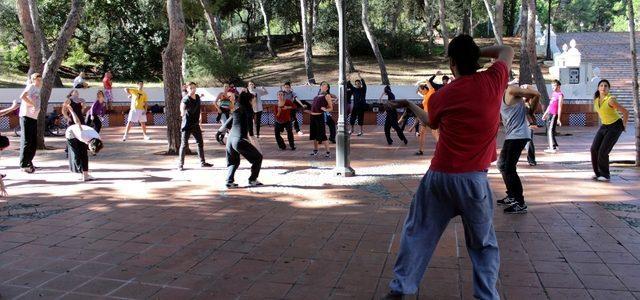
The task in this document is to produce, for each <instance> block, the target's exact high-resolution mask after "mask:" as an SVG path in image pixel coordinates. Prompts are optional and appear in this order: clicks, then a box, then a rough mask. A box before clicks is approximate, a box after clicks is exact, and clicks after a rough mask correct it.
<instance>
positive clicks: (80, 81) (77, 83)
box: [73, 72, 89, 89]
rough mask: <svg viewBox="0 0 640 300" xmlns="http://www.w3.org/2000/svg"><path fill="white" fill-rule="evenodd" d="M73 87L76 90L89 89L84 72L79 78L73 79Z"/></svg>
mask: <svg viewBox="0 0 640 300" xmlns="http://www.w3.org/2000/svg"><path fill="white" fill-rule="evenodd" d="M73 87H74V88H76V89H86V88H88V87H89V84H88V83H87V82H86V81H84V72H80V74H78V77H76V78H75V79H73Z"/></svg>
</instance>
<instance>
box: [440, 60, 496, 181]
mask: <svg viewBox="0 0 640 300" xmlns="http://www.w3.org/2000/svg"><path fill="white" fill-rule="evenodd" d="M508 78H509V70H508V68H507V65H506V64H505V63H504V62H502V61H497V62H496V63H494V64H493V65H492V66H491V67H489V69H487V70H486V71H482V72H478V73H475V74H473V75H468V76H461V77H459V78H456V79H455V80H454V81H452V82H451V83H449V84H448V85H446V86H445V87H443V88H441V89H440V90H438V92H436V93H435V94H434V95H433V96H432V97H431V99H430V100H429V122H430V124H431V126H433V128H437V129H438V131H439V133H440V139H439V140H438V143H437V145H436V152H435V154H434V156H433V160H431V166H430V169H431V170H433V171H437V172H444V173H466V172H475V171H481V170H486V169H488V168H489V166H490V165H491V162H493V161H495V160H496V158H497V156H496V135H497V134H498V124H499V121H500V101H501V100H502V97H503V96H504V91H505V89H506V87H507V82H508Z"/></svg>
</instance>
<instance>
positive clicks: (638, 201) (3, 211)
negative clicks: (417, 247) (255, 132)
mask: <svg viewBox="0 0 640 300" xmlns="http://www.w3.org/2000/svg"><path fill="white" fill-rule="evenodd" d="M366 129H367V130H366V134H365V135H364V136H363V137H354V138H353V139H352V146H353V151H352V159H353V163H352V164H353V166H354V168H355V169H356V172H357V174H358V176H356V177H353V178H341V177H336V176H334V174H333V173H334V172H333V171H332V169H331V168H332V165H333V163H334V159H333V157H332V158H331V159H325V158H310V157H309V156H308V153H309V151H310V143H309V141H308V140H307V139H308V137H307V136H306V135H305V136H302V137H299V136H296V138H297V139H298V140H299V142H298V150H297V151H290V150H287V151H280V150H275V149H276V146H275V142H274V139H273V137H272V136H271V135H272V131H273V128H272V127H267V126H265V127H263V129H262V131H263V137H262V139H261V141H262V146H263V150H264V154H265V161H264V164H263V170H262V173H261V175H260V180H261V181H262V182H264V183H265V186H264V187H260V188H240V189H236V190H225V189H224V188H223V183H224V181H225V173H226V170H225V168H224V166H225V162H224V156H223V155H224V151H223V147H222V146H220V145H218V144H216V143H215V142H214V141H213V134H212V132H213V127H211V125H206V129H205V131H206V133H205V135H206V137H207V138H208V139H207V142H208V144H207V145H206V155H207V157H208V160H209V161H210V162H212V163H213V164H214V167H213V168H211V169H200V168H199V167H198V166H199V164H198V161H197V159H196V157H195V156H189V157H187V161H186V167H187V168H188V169H187V170H186V171H184V172H178V171H175V170H174V167H175V165H176V163H175V157H168V156H163V155H158V154H155V153H157V152H161V151H162V150H164V148H165V146H164V145H165V141H164V140H163V139H162V137H163V136H164V128H159V127H157V128H152V129H151V130H152V133H153V137H154V140H152V141H142V139H141V137H140V135H139V131H138V130H139V129H137V128H134V130H133V132H132V134H131V139H130V140H129V141H127V142H125V143H123V142H121V141H120V140H119V138H120V134H121V130H122V128H107V129H106V130H105V131H104V132H103V137H104V138H105V140H106V147H105V149H104V150H103V153H100V154H99V155H98V156H96V157H91V158H90V159H91V164H90V166H91V168H92V169H93V171H94V173H93V175H94V176H95V177H97V178H98V179H99V180H98V181H95V182H90V183H81V182H78V181H77V180H76V176H73V175H71V174H70V173H68V172H67V162H66V160H65V158H64V152H63V150H61V147H62V146H63V145H64V144H63V142H64V141H63V140H62V139H61V138H52V139H49V140H48V144H49V145H51V146H54V147H57V148H58V149H57V150H49V151H41V152H38V154H37V156H36V159H35V163H36V165H37V166H38V167H40V168H41V169H39V170H38V172H37V173H36V174H33V175H27V174H24V173H21V172H20V171H19V170H17V168H16V167H15V166H16V165H17V162H18V159H17V146H18V141H17V139H16V138H13V137H12V143H13V145H12V146H11V147H10V148H11V149H10V150H7V151H4V152H3V155H4V158H3V159H1V160H0V169H1V168H4V170H3V171H2V172H5V173H7V175H8V176H7V178H6V179H5V183H6V185H7V189H8V191H9V193H10V197H9V198H6V199H1V200H0V294H1V295H2V297H1V298H2V299H13V298H19V299H32V298H40V299H41V298H47V299H87V298H105V299H110V298H121V299H123V298H136V299H138V298H152V299H191V298H195V299H236V298H240V299H265V298H273V299H283V298H284V299H302V298H304V299H326V298H331V299H347V298H355V299H372V298H373V299H377V298H379V297H380V296H382V295H384V294H385V293H386V292H387V284H388V282H389V280H390V278H391V277H392V266H393V263H394V260H395V257H396V253H397V249H398V242H399V237H400V232H401V226H402V221H403V219H404V215H405V213H406V211H407V209H408V205H409V203H410V201H411V198H412V195H413V192H414V191H415V190H416V186H417V184H418V182H419V180H420V178H421V177H422V175H423V174H424V173H425V171H426V170H427V168H428V163H429V158H430V157H431V155H432V153H433V146H434V145H433V140H432V139H431V137H429V141H428V149H429V150H428V151H427V153H426V155H425V156H423V157H416V156H414V155H413V152H414V151H415V148H414V147H415V144H416V141H415V138H414V137H410V144H409V146H393V147H392V146H387V145H386V143H385V142H384V137H383V134H382V132H381V128H379V127H368V128H366ZM561 131H562V132H564V133H571V134H572V135H571V136H561V137H559V138H558V141H559V143H560V145H561V146H560V147H561V152H559V153H558V154H554V155H549V154H543V153H542V151H541V150H542V149H544V146H543V143H544V137H542V136H536V144H537V146H538V149H539V151H538V162H539V165H538V166H536V167H529V166H528V165H527V164H526V161H525V160H524V156H523V157H522V161H521V163H520V165H519V170H520V174H521V176H522V178H523V181H524V185H525V195H526V198H527V200H528V203H529V213H528V214H526V215H504V214H503V213H502V212H501V211H500V210H498V209H496V213H495V217H494V220H495V227H496V230H497V234H498V238H499V244H500V250H501V259H502V264H501V270H500V281H499V289H500V292H501V294H502V297H503V298H504V299H523V298H525V297H526V298H527V299H547V298H550V299H567V298H573V299H591V298H593V299H636V298H637V299H640V262H639V259H640V198H639V197H640V185H639V184H638V180H639V178H640V172H639V171H638V169H636V168H632V167H629V166H624V165H620V164H614V166H613V167H612V168H613V173H614V174H615V176H614V178H613V181H612V182H611V183H597V182H593V181H591V180H590V179H589V178H590V176H591V173H590V163H589V154H588V149H589V145H590V141H591V138H592V136H593V134H594V132H595V128H563V129H562V130H561ZM633 138H634V137H633V133H632V132H627V133H626V134H625V135H624V136H623V137H622V138H621V141H620V142H619V143H618V145H617V146H616V148H614V152H613V154H612V159H613V160H632V159H633V158H634V152H633V151H634V144H633V143H634V140H633ZM248 172H249V171H248V165H247V163H246V161H244V160H243V162H242V165H241V169H240V170H239V172H238V173H237V177H236V178H237V181H238V182H239V183H240V184H241V186H242V185H246V178H247V177H248ZM489 177H490V179H491V184H492V187H493V190H494V194H495V196H496V197H502V196H503V195H504V187H503V184H502V181H501V178H500V175H499V174H498V173H497V171H496V169H495V167H492V169H491V170H490V175H489ZM461 225H462V224H461V222H460V220H459V218H456V219H454V220H452V222H451V223H450V224H449V226H448V228H447V230H446V232H445V233H444V235H443V237H442V239H441V240H440V243H439V244H438V248H437V251H436V253H435V256H434V258H433V260H432V262H431V265H430V266H429V269H428V271H427V273H426V274H425V278H424V281H423V284H422V286H421V289H420V291H419V294H418V295H416V296H415V297H411V299H413V298H419V299H460V298H463V299H468V298H472V293H473V292H472V285H471V264H470V261H469V258H468V255H467V252H466V249H465V244H464V232H463V228H462V226H461Z"/></svg>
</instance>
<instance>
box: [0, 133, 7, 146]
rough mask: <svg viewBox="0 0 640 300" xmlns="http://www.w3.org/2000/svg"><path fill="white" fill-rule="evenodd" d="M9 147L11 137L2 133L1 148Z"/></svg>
mask: <svg viewBox="0 0 640 300" xmlns="http://www.w3.org/2000/svg"><path fill="white" fill-rule="evenodd" d="M7 147H9V138H8V137H6V136H4V135H0V149H4V148H7Z"/></svg>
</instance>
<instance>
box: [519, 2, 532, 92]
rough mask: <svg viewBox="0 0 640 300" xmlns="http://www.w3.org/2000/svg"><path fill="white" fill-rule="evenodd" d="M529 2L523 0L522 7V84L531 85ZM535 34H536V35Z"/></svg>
mask: <svg viewBox="0 0 640 300" xmlns="http://www.w3.org/2000/svg"><path fill="white" fill-rule="evenodd" d="M527 1H528V0H523V1H522V4H521V6H520V26H519V27H520V80H519V83H520V84H531V83H532V81H531V64H530V60H529V59H528V58H529V55H528V52H527V11H528V10H529V9H528V7H529V6H528V5H527ZM534 34H535V33H534Z"/></svg>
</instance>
